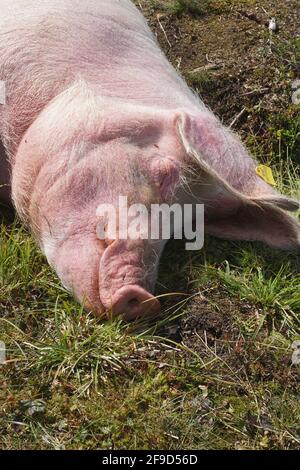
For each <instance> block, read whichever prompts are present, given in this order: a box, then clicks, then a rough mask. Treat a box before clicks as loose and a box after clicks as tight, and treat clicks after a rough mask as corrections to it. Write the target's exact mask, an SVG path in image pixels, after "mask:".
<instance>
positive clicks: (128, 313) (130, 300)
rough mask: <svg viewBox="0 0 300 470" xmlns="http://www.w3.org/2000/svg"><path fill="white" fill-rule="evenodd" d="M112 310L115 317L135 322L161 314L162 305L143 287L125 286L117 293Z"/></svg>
mask: <svg viewBox="0 0 300 470" xmlns="http://www.w3.org/2000/svg"><path fill="white" fill-rule="evenodd" d="M111 310H112V313H113V314H114V315H123V316H124V318H125V319H126V320H135V319H136V318H139V317H142V316H151V315H155V314H157V313H159V311H160V303H159V301H158V300H157V299H156V298H155V297H153V295H152V294H150V293H149V292H147V291H146V290H145V289H143V287H141V286H138V285H132V286H124V287H122V288H121V289H119V290H118V291H117V292H116V293H115V295H114V297H113V299H112V305H111Z"/></svg>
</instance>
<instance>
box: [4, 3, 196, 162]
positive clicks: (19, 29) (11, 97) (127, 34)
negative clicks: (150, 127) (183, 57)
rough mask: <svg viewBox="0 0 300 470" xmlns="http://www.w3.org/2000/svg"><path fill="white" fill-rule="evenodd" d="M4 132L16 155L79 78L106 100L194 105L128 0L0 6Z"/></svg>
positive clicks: (6, 141) (6, 143)
mask: <svg viewBox="0 0 300 470" xmlns="http://www.w3.org/2000/svg"><path fill="white" fill-rule="evenodd" d="M0 8H1V17H0V80H3V81H5V82H6V92H7V104H6V105H5V106H2V107H1V109H0V113H1V114H0V131H1V135H2V138H3V140H4V143H5V145H6V147H7V149H8V150H9V151H10V152H11V153H13V152H14V151H15V148H16V147H17V145H18V143H19V142H20V139H21V138H22V135H23V134H24V132H25V131H26V130H27V128H28V127H29V126H30V124H31V123H32V122H33V120H34V119H35V118H36V116H37V115H38V114H39V113H40V111H41V110H42V109H43V108H44V106H45V105H46V104H47V103H48V102H49V101H51V100H52V99H53V98H54V97H55V96H56V95H57V94H59V93H60V92H62V91H63V90H64V89H65V88H66V87H68V86H69V85H70V84H71V83H72V82H73V81H74V80H76V79H78V78H79V77H81V78H83V79H85V80H87V81H88V82H89V83H91V84H92V85H94V86H95V87H96V88H98V89H99V92H101V93H102V94H104V95H107V96H113V97H119V98H121V99H126V100H134V101H135V102H137V103H139V104H148V105H154V104H155V105H159V106H162V107H165V108H168V107H169V108H172V107H174V108H175V107H178V106H184V105H186V103H187V102H188V101H189V100H191V99H193V96H192V93H191V92H190V91H189V90H188V88H187V86H186V85H185V83H184V82H183V80H182V79H181V78H180V77H179V76H178V75H177V74H176V72H175V71H174V69H173V68H172V67H171V65H170V64H169V63H168V61H167V60H166V58H165V56H164V55H163V54H162V53H161V51H160V50H159V48H158V47H157V44H156V41H155V39H154V37H153V36H152V34H151V32H150V30H149V28H148V26H147V24H146V21H145V20H144V18H143V16H142V15H141V14H140V13H139V12H138V10H137V9H136V7H135V6H134V5H133V4H132V3H131V2H130V1H129V0H43V1H37V0H15V1H14V2H11V0H0Z"/></svg>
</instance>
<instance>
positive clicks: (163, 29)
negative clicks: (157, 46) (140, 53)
mask: <svg viewBox="0 0 300 470" xmlns="http://www.w3.org/2000/svg"><path fill="white" fill-rule="evenodd" d="M156 18H157V21H158V24H159V27H160V29H161V30H162V32H163V33H164V36H165V38H166V40H167V43H168V45H169V47H171V48H172V44H171V43H170V41H169V38H168V36H167V33H166V31H165V28H164V27H163V25H162V24H161V22H160V19H159V15H157V17H156Z"/></svg>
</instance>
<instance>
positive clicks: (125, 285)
mask: <svg viewBox="0 0 300 470" xmlns="http://www.w3.org/2000/svg"><path fill="white" fill-rule="evenodd" d="M189 167H191V168H196V170H197V172H198V174H199V181H198V182H196V183H197V184H196V187H197V196H199V198H198V202H204V203H207V207H208V208H209V209H211V210H209V211H208V213H207V220H206V227H207V229H208V231H209V232H210V233H212V234H214V235H216V236H220V237H221V238H235V239H246V240H261V241H264V242H266V243H268V244H270V245H273V246H276V247H288V248H289V247H292V246H298V247H299V244H300V236H299V225H298V224H297V222H296V221H295V220H294V219H292V218H291V217H289V216H288V215H287V214H286V213H285V212H284V211H283V210H282V209H289V210H293V209H295V208H296V207H297V204H295V203H294V202H293V201H291V200H290V199H288V198H284V197H281V196H280V195H279V194H278V193H277V192H276V191H275V190H273V189H272V188H271V187H270V186H269V185H267V184H266V183H264V182H263V181H262V180H261V179H260V178H259V177H258V176H257V175H256V173H255V163H254V161H253V160H252V159H251V158H250V156H249V155H248V154H247V152H246V151H245V148H244V147H243V146H242V144H241V143H240V142H239V140H238V139H237V138H236V137H235V136H234V135H232V134H231V133H230V132H229V131H227V130H225V128H224V127H222V126H221V124H220V122H219V121H218V120H217V119H215V118H214V117H213V116H212V115H211V114H210V113H209V112H208V111H207V110H203V109H202V111H201V112H199V113H198V115H197V114H195V115H194V116H189V114H188V112H185V111H182V110H179V111H174V110H173V111H171V110H170V111H162V110H160V109H155V108H152V107H150V106H149V107H138V106H136V105H135V104H132V105H131V104H130V103H129V104H128V103H122V101H120V100H118V101H117V102H115V101H114V100H113V99H109V98H108V99H107V98H106V99H103V98H100V97H99V96H98V95H97V93H93V92H92V91H90V88H88V87H86V86H85V85H84V84H81V83H79V84H76V85H75V86H74V87H72V88H71V89H69V90H67V91H66V92H64V93H63V94H62V95H60V96H59V97H58V98H57V99H55V100H54V101H53V102H52V103H50V105H49V106H48V107H47V108H46V109H45V110H44V111H43V112H42V113H41V114H40V115H39V117H38V118H37V119H36V121H35V122H34V124H33V125H32V126H31V127H30V129H29V130H28V131H27V133H26V135H25V136H24V138H23V140H22V143H21V145H20V147H19V149H18V154H17V156H16V158H15V161H14V162H13V181H12V189H13V199H14V203H15V205H16V208H17V210H18V212H19V214H20V215H21V216H22V218H23V219H24V220H25V221H26V222H27V223H28V224H29V225H30V226H31V228H32V230H33V232H34V233H35V234H36V236H37V238H38V240H39V243H40V245H41V247H42V249H43V251H44V252H45V254H46V256H47V258H48V260H49V262H50V264H51V265H52V266H53V267H54V268H55V270H56V271H57V273H58V275H59V277H60V279H61V281H62V283H63V284H64V285H65V286H66V287H67V288H68V289H69V290H70V291H72V292H73V293H74V295H75V296H76V297H77V298H78V299H79V300H80V302H82V303H83V304H84V305H85V306H86V307H87V308H88V309H90V310H93V311H94V312H98V313H99V314H104V312H109V313H113V314H123V315H125V317H126V318H128V319H131V318H136V317H139V316H142V315H144V314H150V313H154V312H157V311H158V310H159V302H158V300H157V299H156V298H154V296H153V289H154V284H155V280H156V275H157V268H158V261H159V258H160V255H161V253H162V250H163V248H164V245H165V241H164V240H152V239H151V238H150V236H141V237H137V238H131V236H127V238H126V237H125V239H123V238H124V237H123V234H122V236H120V233H123V232H122V231H123V229H124V227H122V229H121V227H120V226H119V222H118V221H119V217H116V221H117V222H116V230H115V233H113V234H112V233H111V230H107V226H108V225H109V220H108V218H109V217H108V216H109V215H110V212H111V213H114V214H116V215H117V216H119V215H120V214H119V212H120V196H121V197H123V198H127V203H128V206H129V207H131V206H132V205H133V204H142V205H143V206H144V207H145V208H146V209H150V206H151V204H154V203H155V204H160V203H163V202H166V201H168V202H170V203H171V202H173V201H174V199H176V198H177V197H180V194H181V191H180V190H181V187H180V182H181V181H186V180H187V175H188V171H187V169H188V168H189ZM193 179H195V174H193ZM199 189H200V190H199ZM181 202H182V201H181ZM103 207H106V208H109V210H108V213H107V212H106V213H105V211H103ZM121 212H122V211H121ZM149 213H150V212H148V214H149ZM121 215H123V214H121ZM122 220H124V219H123V218H122ZM140 220H141V225H142V226H141V227H140V232H139V233H143V234H144V233H145V232H146V233H147V229H148V223H149V219H148V216H147V215H146V216H145V217H144V218H142V219H140ZM127 222H128V224H130V223H131V220H130V217H129V219H128V221H127Z"/></svg>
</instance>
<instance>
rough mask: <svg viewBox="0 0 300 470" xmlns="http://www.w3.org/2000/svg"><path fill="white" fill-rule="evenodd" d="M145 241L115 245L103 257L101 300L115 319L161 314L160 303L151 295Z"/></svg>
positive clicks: (131, 318) (119, 242)
mask: <svg viewBox="0 0 300 470" xmlns="http://www.w3.org/2000/svg"><path fill="white" fill-rule="evenodd" d="M144 255H145V243H144V241H131V242H130V241H129V242H128V241H126V242H125V241H115V242H113V243H112V244H111V245H110V246H109V247H108V248H106V250H105V252H104V253H103V255H102V258H101V261H100V272H99V292H100V300H101V303H102V305H103V306H104V308H105V309H106V310H107V311H108V312H111V314H112V315H122V316H123V317H124V318H125V319H126V320H134V319H136V318H139V317H144V316H153V315H156V314H158V313H159V311H160V303H159V301H158V300H157V299H156V298H155V297H154V296H153V295H152V294H151V293H150V292H149V291H148V288H149V287H150V288H151V286H149V282H148V281H147V272H146V270H145V263H144Z"/></svg>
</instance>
